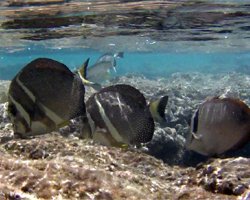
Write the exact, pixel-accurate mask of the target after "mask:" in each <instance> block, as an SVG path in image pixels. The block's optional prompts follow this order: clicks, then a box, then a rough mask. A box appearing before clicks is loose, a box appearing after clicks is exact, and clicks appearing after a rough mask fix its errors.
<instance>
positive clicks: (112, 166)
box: [0, 73, 250, 200]
mask: <svg viewBox="0 0 250 200" xmlns="http://www.w3.org/2000/svg"><path fill="white" fill-rule="evenodd" d="M115 83H129V84H131V85H133V86H135V87H136V88H138V89H140V90H141V91H142V92H143V93H144V95H145V96H146V98H147V99H148V100H149V101H150V100H153V99H155V98H159V97H160V96H162V95H166V94H167V95H169V104H168V108H167V110H166V115H167V122H166V124H157V126H156V130H155V134H154V138H153V140H152V141H151V142H149V143H147V144H145V145H144V146H143V147H141V148H139V149H132V148H127V149H122V148H114V147H105V146H100V145H97V144H94V143H93V142H92V141H87V140H80V139H79V138H78V136H79V130H80V124H79V120H77V119H74V120H72V123H71V124H70V125H69V126H67V127H64V128H62V129H60V130H59V132H53V133H51V134H46V135H42V136H39V137H35V138H31V139H29V140H18V139H14V138H13V133H12V128H11V124H9V120H8V117H7V114H6V107H7V103H4V104H0V122H1V124H0V156H1V164H0V182H1V184H0V198H1V199H4V198H5V199H52V198H54V199H180V200H181V199H242V200H247V199H249V197H250V191H249V188H250V176H249V174H250V171H249V164H250V156H249V152H250V151H249V149H250V145H249V144H248V145H247V146H246V147H244V148H243V149H240V150H238V151H236V152H229V153H228V154H226V155H223V156H222V157H220V158H213V159H209V158H207V157H203V156H199V155H198V154H196V153H193V152H188V151H186V149H185V147H184V144H185V138H186V136H187V134H188V132H189V120H190V117H191V115H192V113H193V111H194V110H195V109H196V107H197V105H198V104H199V103H201V102H202V101H203V100H204V98H206V97H207V96H214V95H225V96H231V97H237V98H240V99H242V100H243V101H244V102H246V103H247V104H248V105H249V104H250V96H249V95H250V92H249V88H250V78H249V76H248V75H244V74H237V73H226V74H217V75H212V74H200V73H189V74H188V73H186V74H180V73H178V74H173V75H172V76H171V77H169V78H168V79H162V78H161V79H160V78H159V79H147V78H145V77H142V76H139V77H138V76H135V75H127V76H122V77H117V78H115V79H113V80H111V81H109V82H106V83H105V84H106V85H110V84H115ZM3 91H4V92H6V91H7V88H6V91H5V90H3ZM91 93H93V90H91V88H87V95H86V96H87V97H88V96H89V95H90V94H91Z"/></svg>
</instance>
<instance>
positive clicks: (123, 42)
mask: <svg viewBox="0 0 250 200" xmlns="http://www.w3.org/2000/svg"><path fill="white" fill-rule="evenodd" d="M0 6H1V7H0V34H1V40H0V79H11V78H12V77H13V76H14V75H15V74H16V73H17V71H18V70H20V69H21V68H22V67H23V66H24V65H25V64H27V62H29V61H31V60H32V59H35V58H37V57H49V58H53V59H56V60H58V61H61V62H63V63H65V64H66V65H68V66H69V67H70V68H71V69H74V68H76V67H78V66H80V65H81V64H82V63H83V61H84V60H85V59H87V58H88V57H90V62H91V63H94V62H95V61H96V59H97V58H98V57H99V56H100V55H101V54H103V53H105V52H117V51H123V52H124V58H123V59H120V60H118V74H116V75H121V74H127V73H140V74H144V75H146V76H149V77H158V76H164V77H167V76H168V75H170V74H172V73H174V72H189V71H201V72H205V73H217V72H231V71H243V72H244V73H245V72H247V70H248V69H249V68H250V67H249V57H250V54H249V52H250V37H249V31H250V12H249V9H250V2H249V1H247V0H239V1H233V0H229V1H226V0H224V1H223V0H220V1H212V0H206V1H205V0H204V1H189V0H182V1H173V0H172V1H129V0H126V1H125V0H120V1H118V0H111V1H99V0H97V1H78V0H67V1H64V0H47V1H42V0H40V1H39V0H37V1H31V0H30V1H29V0H20V1H14V0H9V1H1V3H0ZM242 69H244V70H242ZM245 69H247V70H245Z"/></svg>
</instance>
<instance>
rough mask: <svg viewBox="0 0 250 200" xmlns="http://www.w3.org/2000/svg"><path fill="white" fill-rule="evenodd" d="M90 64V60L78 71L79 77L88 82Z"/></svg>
mask: <svg viewBox="0 0 250 200" xmlns="http://www.w3.org/2000/svg"><path fill="white" fill-rule="evenodd" d="M88 64H89V58H88V59H87V60H86V61H85V62H84V63H83V64H82V66H81V67H80V68H79V69H78V72H79V75H80V76H81V77H82V78H84V79H86V80H87V67H88Z"/></svg>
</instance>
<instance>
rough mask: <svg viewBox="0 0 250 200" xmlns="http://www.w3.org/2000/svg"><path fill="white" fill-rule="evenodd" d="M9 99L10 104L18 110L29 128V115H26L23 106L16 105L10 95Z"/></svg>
mask: <svg viewBox="0 0 250 200" xmlns="http://www.w3.org/2000/svg"><path fill="white" fill-rule="evenodd" d="M9 98H10V100H11V102H12V103H13V104H14V105H15V106H16V109H17V110H18V112H19V113H20V114H21V116H23V118H24V120H25V121H26V122H27V124H28V125H29V126H30V122H31V121H30V116H29V113H27V112H26V110H25V109H24V108H23V106H22V105H21V104H20V103H18V102H17V101H16V100H15V99H14V98H13V97H12V96H11V95H10V94H9Z"/></svg>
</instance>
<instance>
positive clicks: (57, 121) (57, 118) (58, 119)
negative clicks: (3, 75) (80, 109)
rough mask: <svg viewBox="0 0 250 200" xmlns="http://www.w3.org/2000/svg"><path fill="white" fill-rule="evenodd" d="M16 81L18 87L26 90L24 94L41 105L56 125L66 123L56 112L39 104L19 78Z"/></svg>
mask: <svg viewBox="0 0 250 200" xmlns="http://www.w3.org/2000/svg"><path fill="white" fill-rule="evenodd" d="M16 81H17V83H18V85H19V86H20V87H21V88H22V89H23V90H24V92H25V93H26V94H27V95H28V96H29V97H30V99H31V100H32V101H33V102H34V103H36V104H39V106H41V107H42V109H43V110H44V111H45V115H46V116H47V117H48V118H50V119H51V120H52V121H53V122H54V123H55V124H57V125H58V124H60V123H62V122H63V121H64V120H63V119H62V118H61V117H60V116H58V115H57V114H56V113H55V112H53V111H52V110H50V109H49V108H48V107H46V106H45V105H43V104H41V103H38V102H37V101H36V97H35V95H34V94H33V93H32V92H31V91H30V90H29V89H28V88H27V87H26V86H25V85H24V84H23V83H22V82H21V81H20V79H19V76H17V78H16ZM19 105H20V104H19Z"/></svg>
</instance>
